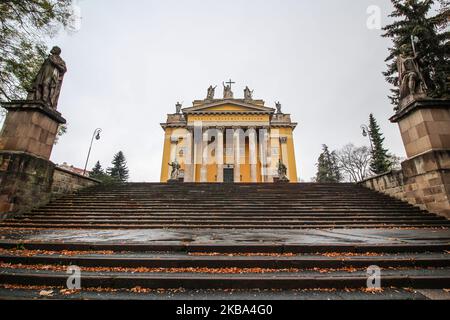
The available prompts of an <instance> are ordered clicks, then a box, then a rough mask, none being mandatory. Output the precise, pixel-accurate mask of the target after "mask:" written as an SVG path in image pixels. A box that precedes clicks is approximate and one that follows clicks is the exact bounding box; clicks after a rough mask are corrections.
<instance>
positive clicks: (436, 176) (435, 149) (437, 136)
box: [390, 99, 450, 217]
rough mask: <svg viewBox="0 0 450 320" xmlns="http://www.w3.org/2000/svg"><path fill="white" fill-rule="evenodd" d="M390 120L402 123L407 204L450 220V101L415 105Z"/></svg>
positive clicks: (424, 100)
mask: <svg viewBox="0 0 450 320" xmlns="http://www.w3.org/2000/svg"><path fill="white" fill-rule="evenodd" d="M390 120H391V122H394V123H398V125H399V128H400V132H401V135H402V139H403V144H404V145H405V149H406V154H407V155H408V159H407V160H406V161H405V162H403V163H402V172H403V176H404V181H403V184H404V186H405V190H406V195H405V200H407V201H409V202H410V203H412V204H415V205H418V206H420V207H422V208H423V209H427V210H428V211H431V212H434V213H437V214H440V215H443V216H446V217H450V100H443V99H442V100H433V99H423V100H417V101H413V102H412V103H410V104H409V105H406V106H405V107H404V108H402V109H400V110H399V111H398V112H397V113H396V114H395V115H394V116H393V117H392V118H391V119H390Z"/></svg>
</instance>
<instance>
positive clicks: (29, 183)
mask: <svg viewBox="0 0 450 320" xmlns="http://www.w3.org/2000/svg"><path fill="white" fill-rule="evenodd" d="M54 169H55V165H54V164H53V163H52V162H50V161H48V160H46V159H42V158H37V157H35V156H33V155H29V154H27V153H24V152H7V151H0V213H7V212H15V213H22V212H24V211H27V210H29V209H31V208H33V207H36V206H40V205H43V204H45V203H47V202H48V201H49V199H50V194H51V185H52V178H53V172H54Z"/></svg>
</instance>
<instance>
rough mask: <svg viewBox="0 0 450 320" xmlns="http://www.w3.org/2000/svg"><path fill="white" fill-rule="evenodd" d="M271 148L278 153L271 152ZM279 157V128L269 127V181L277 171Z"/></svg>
mask: <svg viewBox="0 0 450 320" xmlns="http://www.w3.org/2000/svg"><path fill="white" fill-rule="evenodd" d="M273 149H277V150H278V154H274V153H273ZM279 159H281V148H280V133H279V129H276V128H275V129H274V128H272V129H270V167H269V177H268V180H269V182H273V181H274V179H273V178H274V175H275V174H276V172H277V164H278V160H279Z"/></svg>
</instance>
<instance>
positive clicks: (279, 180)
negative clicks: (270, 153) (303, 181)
mask: <svg viewBox="0 0 450 320" xmlns="http://www.w3.org/2000/svg"><path fill="white" fill-rule="evenodd" d="M289 182H290V181H289V179H288V178H287V177H283V178H279V177H273V183H289Z"/></svg>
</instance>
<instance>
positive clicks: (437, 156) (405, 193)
mask: <svg viewBox="0 0 450 320" xmlns="http://www.w3.org/2000/svg"><path fill="white" fill-rule="evenodd" d="M448 168H450V153H449V152H448V151H432V152H428V153H426V154H423V155H419V156H417V157H414V158H412V159H409V160H406V161H405V162H403V163H402V170H400V171H391V172H388V173H385V174H383V175H379V176H375V177H372V178H369V179H367V180H364V181H362V182H361V184H362V185H364V186H366V187H367V188H369V189H372V190H375V191H379V192H382V193H385V194H387V195H389V196H392V197H395V198H397V199H400V200H403V201H407V202H409V203H410V204H413V205H416V206H418V207H420V208H422V209H424V210H428V211H430V212H433V213H436V214H439V215H442V216H445V217H447V218H450V198H449V194H450V170H449V169H448Z"/></svg>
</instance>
